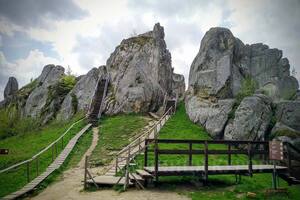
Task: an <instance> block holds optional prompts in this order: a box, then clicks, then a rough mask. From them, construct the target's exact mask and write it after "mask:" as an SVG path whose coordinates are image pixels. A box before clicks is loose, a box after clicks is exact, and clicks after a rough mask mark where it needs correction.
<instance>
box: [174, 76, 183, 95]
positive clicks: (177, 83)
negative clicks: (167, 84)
mask: <svg viewBox="0 0 300 200" xmlns="http://www.w3.org/2000/svg"><path fill="white" fill-rule="evenodd" d="M172 78H173V82H172V96H175V97H176V96H178V97H179V98H181V99H182V98H183V97H184V92H185V82H184V76H183V75H181V74H176V73H173V75H172Z"/></svg>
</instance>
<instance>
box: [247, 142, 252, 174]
mask: <svg viewBox="0 0 300 200" xmlns="http://www.w3.org/2000/svg"><path fill="white" fill-rule="evenodd" d="M251 151H252V146H251V143H250V142H249V143H248V159H249V167H248V170H249V175H250V176H251V177H252V152H251Z"/></svg>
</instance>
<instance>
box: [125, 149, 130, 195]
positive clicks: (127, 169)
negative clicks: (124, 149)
mask: <svg viewBox="0 0 300 200" xmlns="http://www.w3.org/2000/svg"><path fill="white" fill-rule="evenodd" d="M130 153H131V152H130V146H128V156H127V160H126V171H125V183H124V191H125V190H126V189H127V186H128V184H129V163H130Z"/></svg>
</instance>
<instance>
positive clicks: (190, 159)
mask: <svg viewBox="0 0 300 200" xmlns="http://www.w3.org/2000/svg"><path fill="white" fill-rule="evenodd" d="M192 150H193V143H191V142H190V143H189V166H192V156H193V154H192Z"/></svg>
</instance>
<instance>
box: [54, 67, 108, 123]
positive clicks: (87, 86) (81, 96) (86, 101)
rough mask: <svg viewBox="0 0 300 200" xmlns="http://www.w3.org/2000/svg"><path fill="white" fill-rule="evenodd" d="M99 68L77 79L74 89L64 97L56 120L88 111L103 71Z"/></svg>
mask: <svg viewBox="0 0 300 200" xmlns="http://www.w3.org/2000/svg"><path fill="white" fill-rule="evenodd" d="M101 68H103V67H100V68H99V69H97V68H93V69H91V70H90V71H89V72H88V73H87V74H86V75H83V76H81V77H80V78H79V80H78V82H77V83H76V85H75V86H74V88H73V89H72V90H71V91H70V92H69V94H68V95H67V96H66V97H65V99H64V101H63V103H62V106H61V110H60V112H59V114H58V119H63V120H66V119H70V118H71V117H72V116H73V115H74V114H75V113H76V112H78V111H79V112H86V111H87V110H88V108H89V105H90V103H91V99H92V97H93V94H94V90H95V87H96V84H97V81H98V78H99V77H100V76H101V74H102V73H101V72H102V71H103V70H101Z"/></svg>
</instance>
